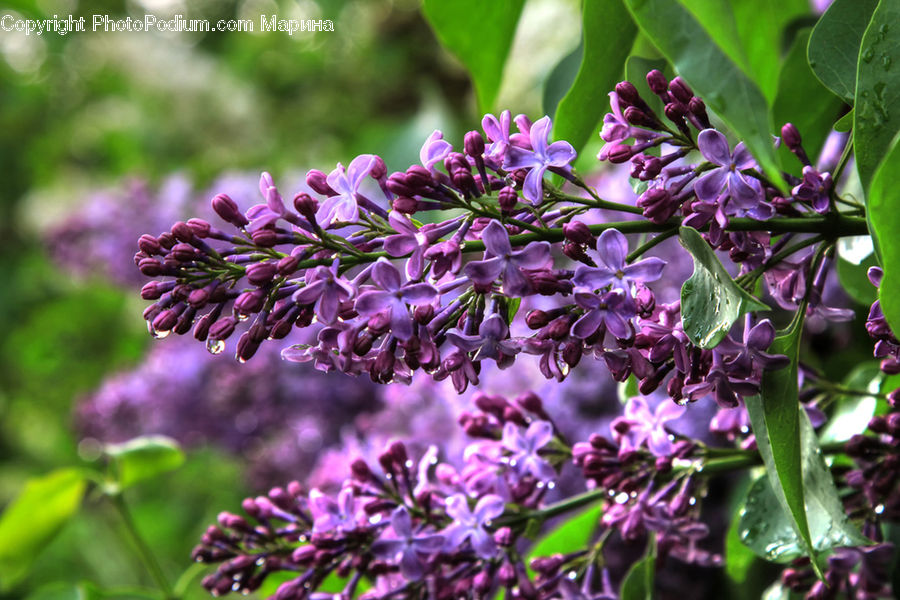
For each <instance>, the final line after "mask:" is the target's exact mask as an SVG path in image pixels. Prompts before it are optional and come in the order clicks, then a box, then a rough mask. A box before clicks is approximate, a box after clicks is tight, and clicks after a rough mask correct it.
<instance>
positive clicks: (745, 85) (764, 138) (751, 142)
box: [625, 0, 782, 182]
mask: <svg viewBox="0 0 900 600" xmlns="http://www.w3.org/2000/svg"><path fill="white" fill-rule="evenodd" d="M625 3H626V5H627V6H628V8H629V10H630V11H631V14H632V15H633V16H634V20H635V22H636V23H637V24H638V26H639V27H640V28H641V31H643V32H644V34H646V35H647V37H648V38H650V40H651V41H652V42H653V43H654V44H655V45H656V47H657V48H659V50H660V52H662V54H663V55H664V56H665V57H666V58H667V59H668V60H669V62H670V63H672V64H673V65H674V66H675V69H676V70H677V71H678V73H679V74H680V75H681V77H683V78H684V80H685V81H687V83H688V84H689V85H690V86H691V87H692V88H693V89H694V92H695V93H696V94H697V95H698V96H700V97H701V98H703V100H704V101H705V102H706V104H707V105H708V106H709V107H710V108H711V109H712V110H713V111H714V112H715V113H716V114H717V115H718V116H719V117H720V118H721V119H722V120H723V121H725V124H726V125H728V126H729V127H730V128H731V129H732V130H733V131H734V132H735V133H736V134H737V135H738V136H739V137H740V138H741V139H743V140H744V142H745V143H746V144H747V147H748V148H749V149H750V151H751V152H752V153H753V155H754V156H755V157H756V159H757V160H758V161H759V163H760V165H761V166H762V168H763V171H765V173H766V174H767V175H768V176H769V178H770V179H771V180H772V181H774V182H780V181H782V178H781V170H780V168H779V166H778V158H777V156H776V154H775V148H774V146H773V144H772V134H771V124H770V123H769V107H768V105H767V103H766V99H765V97H764V96H763V94H762V92H761V91H760V89H759V87H758V86H757V85H756V84H755V83H753V82H752V81H751V80H750V79H749V78H748V77H747V75H746V74H745V73H744V71H743V70H741V68H740V66H738V65H737V64H735V62H734V61H733V60H732V59H731V58H729V57H728V55H727V54H726V52H724V51H723V50H722V49H721V48H720V47H719V46H718V45H717V44H716V43H715V42H714V41H713V40H712V39H711V38H710V36H709V34H708V33H707V32H706V30H705V29H704V28H703V27H702V26H701V25H700V23H698V22H697V19H696V18H694V16H693V15H692V14H691V13H690V12H689V11H688V10H687V9H685V8H684V7H683V6H682V5H681V4H679V3H678V2H673V1H672V0H625Z"/></svg>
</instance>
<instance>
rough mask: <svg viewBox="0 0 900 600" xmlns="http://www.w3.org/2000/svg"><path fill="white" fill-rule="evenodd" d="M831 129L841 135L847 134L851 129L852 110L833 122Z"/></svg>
mask: <svg viewBox="0 0 900 600" xmlns="http://www.w3.org/2000/svg"><path fill="white" fill-rule="evenodd" d="M832 129H834V130H835V131H839V132H841V133H847V132H848V131H850V130H851V129H853V110H852V109H851V110H850V112H848V113H847V114H846V115H844V116H843V117H841V118H840V119H838V120H837V121H835V122H834V125H832Z"/></svg>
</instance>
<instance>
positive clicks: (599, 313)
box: [572, 289, 634, 340]
mask: <svg viewBox="0 0 900 600" xmlns="http://www.w3.org/2000/svg"><path fill="white" fill-rule="evenodd" d="M575 302H576V304H578V306H580V307H581V308H583V309H585V313H584V316H582V317H581V318H580V319H578V320H577V321H576V322H575V324H574V325H573V326H572V335H574V336H575V337H577V338H579V339H582V340H583V339H585V338H589V337H591V336H592V335H594V332H596V331H597V329H599V328H600V325H601V324H603V325H606V329H607V331H609V332H610V333H611V334H613V335H614V336H616V337H617V338H619V339H621V340H627V339H630V338H631V336H632V331H631V327H629V322H630V320H631V318H632V317H633V316H634V303H633V302H631V301H630V298H629V297H628V296H626V295H625V294H623V293H622V292H621V291H620V290H614V291H612V292H608V293H606V294H603V295H602V296H598V295H597V294H594V293H593V292H585V291H583V290H578V289H576V290H575Z"/></svg>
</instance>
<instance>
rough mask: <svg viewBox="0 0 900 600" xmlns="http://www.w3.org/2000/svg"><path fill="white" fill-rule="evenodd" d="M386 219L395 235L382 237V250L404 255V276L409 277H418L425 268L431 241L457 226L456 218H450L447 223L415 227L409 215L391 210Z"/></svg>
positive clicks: (395, 254) (392, 254) (389, 253)
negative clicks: (405, 259) (405, 258)
mask: <svg viewBox="0 0 900 600" xmlns="http://www.w3.org/2000/svg"><path fill="white" fill-rule="evenodd" d="M388 220H389V221H390V224H391V226H392V227H393V228H394V230H395V231H397V232H399V233H397V234H395V235H389V236H387V237H386V238H385V239H384V251H385V252H387V253H388V255H389V256H406V255H407V254H409V255H410V256H409V259H407V261H406V276H407V277H409V278H410V279H419V278H420V277H421V276H422V273H423V271H424V269H425V259H426V258H430V257H429V255H428V254H427V252H428V250H430V249H431V248H432V243H434V241H435V240H437V239H439V238H440V237H441V236H443V235H445V234H446V233H448V232H449V231H452V230H453V229H456V228H457V227H458V226H459V220H458V219H452V220H450V221H448V222H447V223H444V224H441V225H435V224H433V223H426V224H425V225H423V226H422V227H421V228H420V227H416V226H415V225H414V224H413V222H412V221H410V220H409V217H407V216H405V215H403V214H401V213H399V212H397V211H395V210H392V211H391V212H390V213H389V215H388Z"/></svg>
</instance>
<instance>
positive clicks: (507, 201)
mask: <svg viewBox="0 0 900 600" xmlns="http://www.w3.org/2000/svg"><path fill="white" fill-rule="evenodd" d="M518 201H519V194H518V193H517V192H516V188H514V187H512V186H506V187H504V188H502V189H501V190H500V191H498V192H497V202H498V203H499V204H500V209H501V210H503V211H505V212H511V211H512V210H513V209H514V208H515V207H516V203H517V202H518Z"/></svg>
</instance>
